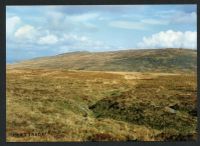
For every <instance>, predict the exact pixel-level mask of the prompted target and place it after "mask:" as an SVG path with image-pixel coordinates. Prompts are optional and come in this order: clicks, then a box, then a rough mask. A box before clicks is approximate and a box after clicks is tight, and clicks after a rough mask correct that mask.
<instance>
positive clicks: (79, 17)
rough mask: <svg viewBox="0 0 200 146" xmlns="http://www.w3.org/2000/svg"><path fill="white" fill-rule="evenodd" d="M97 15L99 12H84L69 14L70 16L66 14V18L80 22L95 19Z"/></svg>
mask: <svg viewBox="0 0 200 146" xmlns="http://www.w3.org/2000/svg"><path fill="white" fill-rule="evenodd" d="M97 17H99V14H97V13H85V14H76V15H70V16H67V19H69V20H71V21H76V22H80V21H81V22H82V21H88V20H91V19H95V18H97Z"/></svg>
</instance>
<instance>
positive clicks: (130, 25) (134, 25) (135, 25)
mask: <svg viewBox="0 0 200 146" xmlns="http://www.w3.org/2000/svg"><path fill="white" fill-rule="evenodd" d="M109 25H110V26H112V27H117V28H124V29H136V30H138V29H139V30H144V29H145V27H144V24H141V23H139V22H134V21H111V22H110V23H109Z"/></svg>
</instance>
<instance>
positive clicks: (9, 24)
mask: <svg viewBox="0 0 200 146" xmlns="http://www.w3.org/2000/svg"><path fill="white" fill-rule="evenodd" d="M20 23H21V19H20V17H18V16H13V17H10V18H7V19H6V34H7V35H11V34H12V33H13V32H14V30H15V29H16V26H17V25H18V24H20Z"/></svg>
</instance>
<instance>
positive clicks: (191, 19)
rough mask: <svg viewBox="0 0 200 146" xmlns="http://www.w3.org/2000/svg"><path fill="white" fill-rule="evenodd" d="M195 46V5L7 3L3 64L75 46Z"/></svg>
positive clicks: (102, 48)
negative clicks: (5, 54)
mask: <svg viewBox="0 0 200 146" xmlns="http://www.w3.org/2000/svg"><path fill="white" fill-rule="evenodd" d="M156 48H189V49H197V7H196V5H186V4H185V5H90V6H89V5H82V6H78V5H76V6H75V5H74V6H69V5H68V6H67V5H66V6H64V5H63V6H7V7H6V51H7V56H6V57H7V59H6V60H7V63H14V62H17V61H22V60H27V59H32V58H36V57H42V56H53V55H57V54H61V53H67V52H74V51H90V52H102V51H116V50H126V49H156Z"/></svg>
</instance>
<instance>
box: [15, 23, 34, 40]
mask: <svg viewBox="0 0 200 146" xmlns="http://www.w3.org/2000/svg"><path fill="white" fill-rule="evenodd" d="M36 34H37V30H36V29H35V28H34V27H33V26H32V25H24V26H22V27H20V28H19V29H18V30H16V32H15V34H14V36H15V37H16V38H18V39H33V38H35V35H36Z"/></svg>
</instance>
